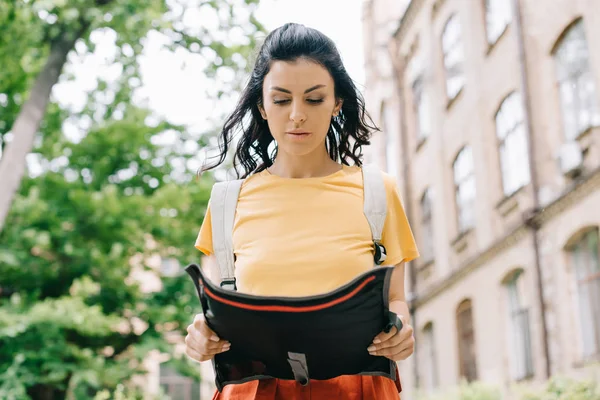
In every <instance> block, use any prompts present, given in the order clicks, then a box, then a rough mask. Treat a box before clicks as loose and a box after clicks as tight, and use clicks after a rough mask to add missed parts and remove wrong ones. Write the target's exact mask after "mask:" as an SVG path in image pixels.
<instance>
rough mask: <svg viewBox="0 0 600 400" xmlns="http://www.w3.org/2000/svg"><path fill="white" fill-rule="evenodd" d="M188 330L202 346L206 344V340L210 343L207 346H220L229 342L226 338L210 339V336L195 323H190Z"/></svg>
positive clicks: (192, 337) (191, 336)
mask: <svg viewBox="0 0 600 400" xmlns="http://www.w3.org/2000/svg"><path fill="white" fill-rule="evenodd" d="M187 332H188V335H189V336H190V338H191V339H192V340H194V341H195V342H197V343H198V344H199V345H201V346H204V342H208V344H206V346H208V347H215V346H220V345H223V344H224V343H227V341H226V340H222V339H219V340H218V341H213V340H210V338H208V337H206V336H205V334H204V333H203V332H202V331H201V330H200V329H198V328H197V327H196V326H194V325H189V326H188V328H187Z"/></svg>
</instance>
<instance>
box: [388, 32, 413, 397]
mask: <svg viewBox="0 0 600 400" xmlns="http://www.w3.org/2000/svg"><path fill="white" fill-rule="evenodd" d="M390 45H391V46H393V48H396V49H397V48H398V47H397V43H396V40H395V38H392V40H391V41H390ZM388 51H389V55H390V59H391V61H392V67H393V71H394V73H393V74H392V75H393V78H394V82H395V83H396V91H397V94H398V103H399V109H398V117H399V119H400V132H399V133H400V153H401V156H400V157H401V158H402V178H403V180H404V195H405V196H406V197H405V201H404V211H405V212H406V217H407V219H408V221H409V223H411V224H412V222H413V221H414V218H413V213H412V200H413V196H412V188H411V184H410V177H411V175H410V157H409V156H408V154H409V148H408V133H407V130H406V118H405V112H404V111H405V103H404V63H403V62H402V61H401V56H400V55H399V54H396V53H397V52H396V51H394V50H393V49H392V48H388ZM415 268H416V266H415V264H414V262H412V261H411V262H409V263H408V265H407V270H408V274H409V281H410V287H411V289H412V293H413V296H412V298H411V299H410V301H409V302H408V307H409V311H410V315H411V320H412V325H413V327H415V329H416V327H417V307H416V306H415V299H416V293H417V273H416V270H415ZM412 359H413V374H414V377H415V387H419V381H420V377H419V364H418V361H417V360H418V357H417V349H416V347H415V353H414V354H413V357H412Z"/></svg>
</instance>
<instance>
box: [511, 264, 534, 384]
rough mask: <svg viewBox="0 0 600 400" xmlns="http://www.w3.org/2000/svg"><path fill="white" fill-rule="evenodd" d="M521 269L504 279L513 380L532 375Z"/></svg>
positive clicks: (527, 309) (529, 337)
mask: <svg viewBox="0 0 600 400" xmlns="http://www.w3.org/2000/svg"><path fill="white" fill-rule="evenodd" d="M523 279H524V278H523V270H522V269H518V270H515V271H513V272H511V273H510V274H509V275H508V276H507V277H506V278H505V279H504V287H505V288H506V292H505V293H506V296H505V298H506V306H507V307H506V309H507V312H508V315H507V316H508V325H507V326H508V335H507V339H508V342H509V343H508V345H509V349H510V357H509V359H510V373H511V377H512V378H513V379H514V380H521V379H525V378H528V377H530V376H532V375H533V359H532V352H531V332H530V321H529V319H530V316H529V307H528V306H527V303H526V302H525V300H524V298H523V294H524V293H525V290H523V285H524V281H523Z"/></svg>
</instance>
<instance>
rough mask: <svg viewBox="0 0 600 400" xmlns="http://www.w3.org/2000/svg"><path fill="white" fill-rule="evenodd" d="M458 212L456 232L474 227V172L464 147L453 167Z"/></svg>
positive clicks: (468, 149) (469, 151) (471, 161)
mask: <svg viewBox="0 0 600 400" xmlns="http://www.w3.org/2000/svg"><path fill="white" fill-rule="evenodd" d="M453 169H454V185H455V190H456V208H457V212H458V230H459V232H460V233H462V232H465V231H467V230H468V229H470V228H472V227H473V226H474V225H475V170H474V168H473V155H472V153H471V148H470V147H469V146H466V147H464V148H463V149H462V150H461V151H460V153H458V156H457V157H456V160H455V161H454V165H453Z"/></svg>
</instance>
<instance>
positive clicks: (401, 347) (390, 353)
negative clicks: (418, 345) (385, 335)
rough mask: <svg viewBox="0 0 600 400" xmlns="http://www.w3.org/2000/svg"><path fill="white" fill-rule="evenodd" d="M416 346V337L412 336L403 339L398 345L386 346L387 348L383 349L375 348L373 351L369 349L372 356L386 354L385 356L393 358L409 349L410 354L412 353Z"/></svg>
mask: <svg viewBox="0 0 600 400" xmlns="http://www.w3.org/2000/svg"><path fill="white" fill-rule="evenodd" d="M414 348H415V340H414V338H412V337H410V338H408V339H404V340H402V341H401V342H400V343H399V344H398V345H396V346H393V347H386V348H381V349H374V350H372V351H369V354H371V355H372V356H384V357H388V358H392V357H395V356H397V355H398V354H400V353H402V352H404V351H408V352H409V355H410V354H412V352H413V351H414ZM407 357H408V356H407Z"/></svg>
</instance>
